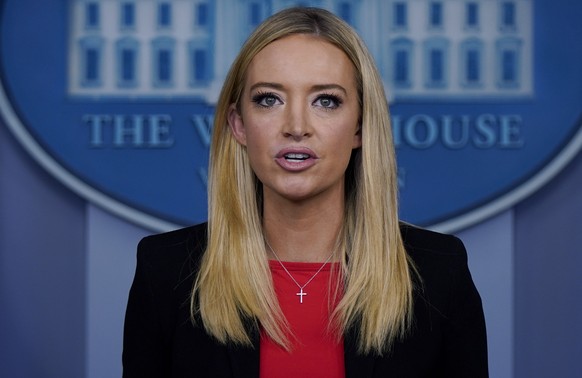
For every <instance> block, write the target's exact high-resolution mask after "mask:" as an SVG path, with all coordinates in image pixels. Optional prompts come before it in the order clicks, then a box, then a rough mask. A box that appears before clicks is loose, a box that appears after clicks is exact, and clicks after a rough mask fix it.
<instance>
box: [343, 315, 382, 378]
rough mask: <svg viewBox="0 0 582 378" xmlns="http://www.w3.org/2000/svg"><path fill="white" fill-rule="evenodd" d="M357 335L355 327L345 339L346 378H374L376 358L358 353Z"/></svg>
mask: <svg viewBox="0 0 582 378" xmlns="http://www.w3.org/2000/svg"><path fill="white" fill-rule="evenodd" d="M357 342H358V337H357V333H356V331H355V330H354V327H353V326H352V327H350V329H349V330H348V332H347V333H346V335H345V337H344V365H345V369H346V378H364V377H372V373H373V372H374V361H375V358H374V356H372V355H370V354H366V355H362V354H359V353H358V352H357V349H358V346H357Z"/></svg>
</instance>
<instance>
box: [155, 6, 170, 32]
mask: <svg viewBox="0 0 582 378" xmlns="http://www.w3.org/2000/svg"><path fill="white" fill-rule="evenodd" d="M171 23H172V7H171V6H170V4H168V3H162V4H160V7H159V9H158V25H159V26H163V27H168V26H170V24H171Z"/></svg>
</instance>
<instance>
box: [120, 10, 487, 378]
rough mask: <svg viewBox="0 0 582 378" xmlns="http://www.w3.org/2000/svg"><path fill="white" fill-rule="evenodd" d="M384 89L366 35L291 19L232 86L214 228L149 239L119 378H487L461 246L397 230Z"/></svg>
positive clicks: (219, 146)
mask: <svg viewBox="0 0 582 378" xmlns="http://www.w3.org/2000/svg"><path fill="white" fill-rule="evenodd" d="M385 98H386V97H385V94H384V91H383V86H382V82H381V80H380V77H379V75H378V71H377V70H376V68H375V65H374V62H373V60H372V58H371V56H370V54H369V53H368V51H367V49H366V47H365V46H364V44H363V43H362V42H361V40H360V38H359V37H358V36H357V34H356V33H355V32H354V31H353V30H352V29H351V28H350V27H349V26H348V25H347V24H345V23H344V22H343V21H341V20H340V19H339V18H337V17H335V16H334V15H332V14H331V13H329V12H327V11H324V10H321V9H315V8H291V9H288V10H285V11H282V12H280V13H277V14H275V15H274V16H272V17H270V18H269V19H267V20H266V21H265V22H264V23H263V24H261V25H260V26H259V27H258V29H257V30H256V31H255V32H254V33H253V34H252V35H251V36H250V37H249V39H248V41H247V42H246V43H245V45H244V46H243V47H242V50H241V52H240V53H239V55H238V57H237V58H236V60H235V61H234V63H233V65H232V67H231V69H230V72H229V74H228V76H227V78H226V81H225V83H224V86H223V89H222V92H221V95H220V98H219V101H218V104H217V107H216V115H215V123H214V130H213V140H212V146H211V152H210V178H209V189H208V194H209V217H208V223H207V224H202V225H198V226H193V227H190V228H186V229H181V230H177V231H174V232H170V233H166V234H162V235H155V236H151V237H148V238H145V239H144V240H142V242H141V243H140V245H139V248H138V264H137V270H136V275H135V279H134V283H133V285H132V288H131V292H130V296H129V303H128V308H127V313H126V323H125V334H124V351H123V363H124V377H471V378H478V377H486V376H487V351H486V339H485V325H484V319H483V311H482V307H481V301H480V298H479V295H478V293H477V291H476V289H475V287H474V285H473V282H472V279H471V276H470V273H469V271H468V268H467V256H466V252H465V249H464V247H463V245H462V243H461V242H460V241H459V240H458V239H456V238H455V237H453V236H447V235H441V234H437V233H434V232H429V231H426V230H422V229H419V228H415V227H412V226H409V225H406V224H404V223H400V222H399V220H398V209H397V183H396V161H395V156H394V148H393V144H392V137H391V131H390V121H389V114H388V109H387V105H386V100H385Z"/></svg>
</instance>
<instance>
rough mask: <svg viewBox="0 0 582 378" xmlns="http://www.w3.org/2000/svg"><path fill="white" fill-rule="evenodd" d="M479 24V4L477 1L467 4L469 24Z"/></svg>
mask: <svg viewBox="0 0 582 378" xmlns="http://www.w3.org/2000/svg"><path fill="white" fill-rule="evenodd" d="M478 24H479V6H478V5H477V4H476V3H468V4H467V26H473V27H474V26H477V25H478Z"/></svg>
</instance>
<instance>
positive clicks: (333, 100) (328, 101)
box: [315, 95, 341, 109]
mask: <svg viewBox="0 0 582 378" xmlns="http://www.w3.org/2000/svg"><path fill="white" fill-rule="evenodd" d="M340 104H341V100H340V99H339V98H338V97H337V96H332V95H325V96H319V97H318V98H317V99H316V100H315V105H316V106H321V107H322V108H325V109H336V108H338V107H339V106H340Z"/></svg>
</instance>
